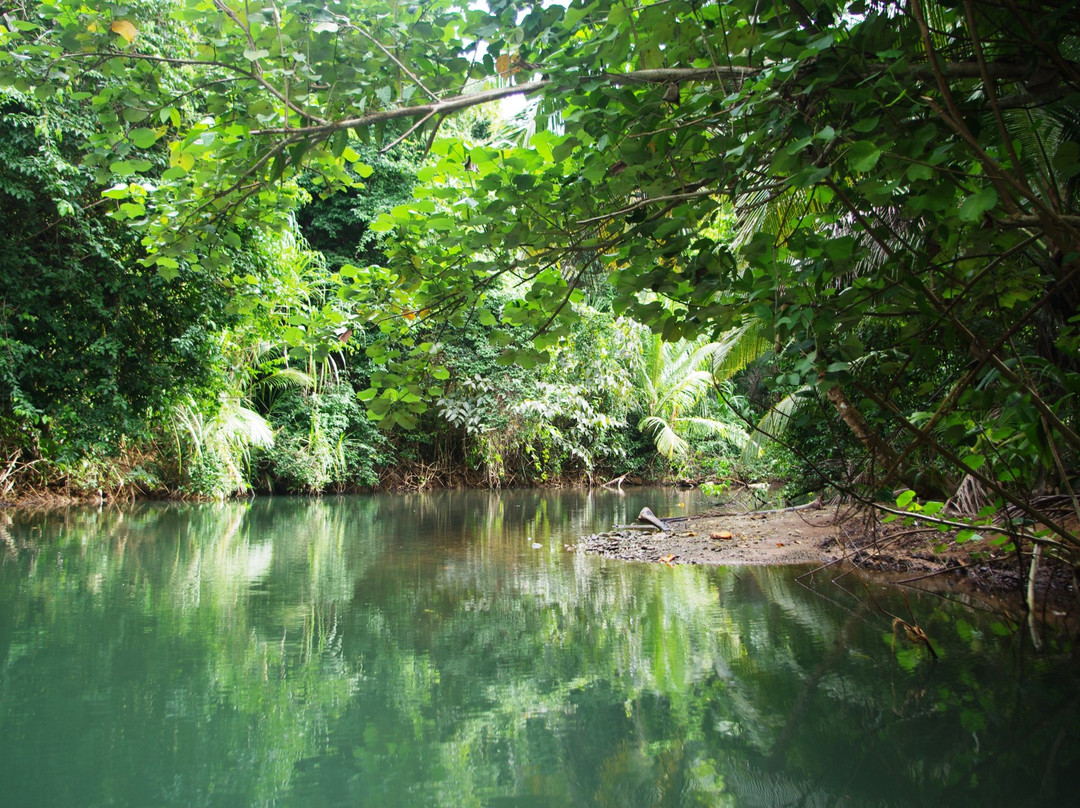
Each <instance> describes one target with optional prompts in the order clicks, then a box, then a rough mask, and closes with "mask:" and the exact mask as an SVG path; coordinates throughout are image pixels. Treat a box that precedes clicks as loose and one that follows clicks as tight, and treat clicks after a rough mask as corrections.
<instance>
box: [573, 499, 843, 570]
mask: <svg viewBox="0 0 1080 808" xmlns="http://www.w3.org/2000/svg"><path fill="white" fill-rule="evenodd" d="M669 526H670V527H671V530H670V531H669V532H668V533H663V532H661V531H659V530H616V531H612V532H610V533H600V534H596V535H592V536H586V537H585V538H584V539H583V540H582V546H583V549H584V550H585V552H587V553H596V554H598V555H603V556H607V557H609V558H619V559H622V560H624V561H654V562H655V561H662V562H665V563H669V564H812V563H827V562H829V561H834V560H837V559H839V558H840V557H841V556H842V555H843V553H842V551H841V549H840V545H839V544H838V542H837V540H836V539H837V530H838V527H837V524H836V520H835V514H834V513H833V512H832V511H827V510H806V511H786V512H780V513H762V514H751V513H747V514H738V515H724V516H717V515H713V516H710V515H708V514H704V515H701V516H692V517H689V518H688V519H685V520H683V521H678V522H671V523H669Z"/></svg>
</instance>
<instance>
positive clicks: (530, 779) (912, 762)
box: [0, 489, 1080, 808]
mask: <svg viewBox="0 0 1080 808" xmlns="http://www.w3.org/2000/svg"><path fill="white" fill-rule="evenodd" d="M694 496H695V495H694V494H690V493H676V492H672V491H660V490H655V489H654V490H649V491H640V490H639V491H633V492H629V493H628V494H627V495H625V496H619V495H618V494H617V493H615V492H594V493H591V494H590V493H588V492H583V491H521V492H502V493H488V492H440V493H433V494H417V495H408V496H400V495H399V496H391V495H379V496H367V497H363V496H356V497H341V498H333V497H325V498H322V499H298V498H276V499H266V500H255V501H251V502H237V503H224V504H180V505H178V504H144V505H138V506H132V507H128V508H102V509H94V508H77V509H68V510H59V511H48V512H39V513H33V512H27V511H18V510H6V511H0V806H5V807H6V806H26V807H29V806H81V807H84V808H85V807H87V806H304V807H305V808H319V807H320V806H339V805H340V806H378V808H395V807H396V806H452V808H467V807H469V806H477V807H478V808H479V807H480V806H483V807H485V808H498V807H500V806H506V807H509V806H522V808H530V807H532V806H536V807H539V806H552V808H554V807H555V806H559V808H564V807H565V806H612V807H613V808H616V807H617V808H635V807H636V806H727V805H732V806H769V807H770V808H772V807H773V806H787V805H792V806H794V805H799V806H825V805H830V806H835V805H852V806H911V805H926V806H939V805H949V806H959V805H978V806H981V807H983V808H986V807H988V806H995V805H1009V806H1020V805H1040V806H1052V805H1072V804H1075V803H1074V802H1073V800H1074V799H1075V776H1076V773H1077V771H1080V730H1078V726H1080V721H1078V717H1080V716H1078V714H1077V706H1078V703H1080V687H1078V674H1080V665H1078V663H1077V661H1076V659H1075V657H1074V655H1073V654H1072V652H1071V646H1070V645H1069V642H1068V639H1067V638H1066V637H1061V636H1057V635H1055V634H1054V632H1053V631H1050V632H1049V634H1048V637H1047V649H1046V650H1045V651H1044V652H1043V653H1041V654H1036V653H1035V652H1034V651H1033V650H1032V649H1031V647H1030V642H1029V641H1028V640H1027V638H1026V636H1025V633H1024V632H1023V631H1022V630H1019V628H1018V627H1016V626H1014V625H1013V624H1012V623H1011V622H1010V621H1009V619H1007V618H1005V617H1003V616H1002V615H1000V614H998V613H995V612H993V611H988V610H983V609H978V608H975V609H973V608H970V607H968V606H965V605H963V604H960V603H957V602H955V601H953V600H951V599H949V598H947V597H945V596H942V595H941V594H930V593H920V592H918V591H915V590H911V589H906V590H905V589H897V588H891V587H887V586H884V585H878V584H871V583H863V582H862V581H861V580H860V579H858V578H856V577H855V576H847V577H845V578H843V579H840V580H838V581H835V582H834V581H833V580H832V578H831V577H830V576H832V577H835V573H833V572H832V571H821V572H818V573H817V574H815V575H812V576H807V575H806V574H805V573H806V572H807V570H806V569H805V568H766V567H759V568H739V567H729V568H700V567H667V566H663V565H658V566H648V565H640V564H629V563H622V562H615V561H610V560H605V559H601V558H596V557H592V556H586V555H584V554H582V553H579V552H575V551H573V549H567V546H568V545H572V544H573V542H574V540H575V539H576V538H577V537H578V536H580V535H582V534H584V533H588V532H595V531H597V530H604V529H607V528H609V527H610V526H611V525H612V524H613V523H618V522H627V521H632V520H633V517H634V516H635V515H636V514H637V511H638V510H639V509H640V508H641V506H642V505H645V504H647V505H649V506H650V507H651V508H652V509H653V510H654V511H656V512H657V513H665V514H677V513H682V512H687V511H693V510H694V509H695V508H697V507H698V506H699V504H698V503H697V501H696V500H695V499H694ZM891 615H898V616H902V617H904V618H905V619H908V620H911V621H912V622H917V623H918V624H919V625H920V626H922V628H924V629H925V631H926V632H927V635H928V636H929V638H930V639H931V642H932V644H933V646H934V649H935V650H936V652H937V654H938V656H939V659H937V660H934V659H933V658H931V656H930V654H929V653H928V652H927V651H926V650H925V648H924V647H923V646H921V645H919V644H913V643H912V642H911V641H910V640H909V639H908V638H907V637H906V636H905V634H904V631H903V630H902V628H899V627H897V628H894V620H893V617H892V616H891Z"/></svg>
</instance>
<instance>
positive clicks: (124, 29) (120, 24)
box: [109, 20, 139, 42]
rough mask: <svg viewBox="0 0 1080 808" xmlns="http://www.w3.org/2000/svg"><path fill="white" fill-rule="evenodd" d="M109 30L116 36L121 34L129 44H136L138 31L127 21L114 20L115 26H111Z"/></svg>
mask: <svg viewBox="0 0 1080 808" xmlns="http://www.w3.org/2000/svg"><path fill="white" fill-rule="evenodd" d="M109 30H110V31H112V32H113V33H114V34H119V35H120V36H122V37H123V38H124V39H126V40H127V41H128V42H134V41H135V37H136V36H138V34H139V31H138V29H136V28H135V26H134V25H132V24H131V23H130V22H128V21H127V20H113V24H112V25H111V26H109Z"/></svg>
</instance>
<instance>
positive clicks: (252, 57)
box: [244, 48, 270, 62]
mask: <svg viewBox="0 0 1080 808" xmlns="http://www.w3.org/2000/svg"><path fill="white" fill-rule="evenodd" d="M269 55H270V51H268V50H265V49H263V48H259V49H258V50H252V49H251V48H248V49H247V50H245V51H244V58H245V59H247V60H248V61H249V62H257V61H259V59H265V58H266V57H267V56H269Z"/></svg>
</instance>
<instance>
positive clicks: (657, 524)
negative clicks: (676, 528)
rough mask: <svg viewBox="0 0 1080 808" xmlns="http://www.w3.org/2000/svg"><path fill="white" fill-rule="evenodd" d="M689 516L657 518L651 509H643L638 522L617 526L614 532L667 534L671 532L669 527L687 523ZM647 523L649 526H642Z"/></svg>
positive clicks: (613, 528)
mask: <svg viewBox="0 0 1080 808" xmlns="http://www.w3.org/2000/svg"><path fill="white" fill-rule="evenodd" d="M689 518H690V517H689V516H657V515H656V514H655V513H653V512H652V510H650V509H649V508H642V509H641V513H639V514H638V522H637V523H635V524H632V525H615V526H614V527H612V530H662V531H664V532H665V533H667V532H668V531H670V530H671V528H670V527H669V525H671V524H672V523H673V522H685V521H686V520H687V519H689ZM641 522H646V523H647V524H644V525H643V524H640V523H641Z"/></svg>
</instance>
